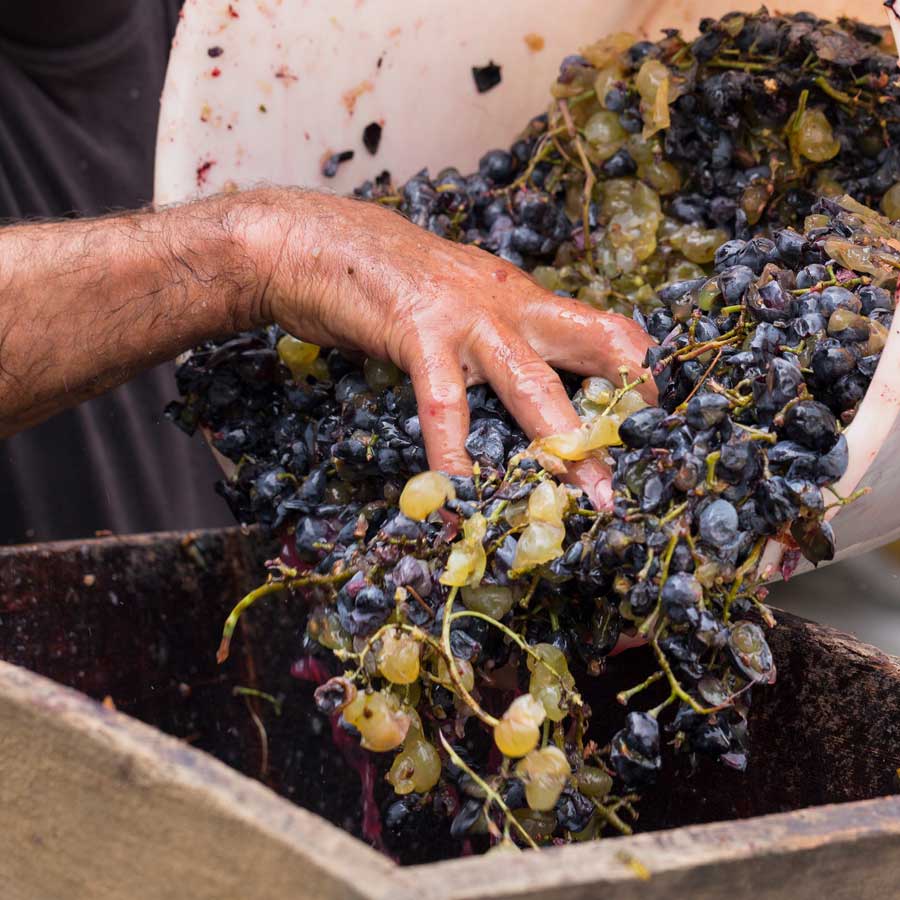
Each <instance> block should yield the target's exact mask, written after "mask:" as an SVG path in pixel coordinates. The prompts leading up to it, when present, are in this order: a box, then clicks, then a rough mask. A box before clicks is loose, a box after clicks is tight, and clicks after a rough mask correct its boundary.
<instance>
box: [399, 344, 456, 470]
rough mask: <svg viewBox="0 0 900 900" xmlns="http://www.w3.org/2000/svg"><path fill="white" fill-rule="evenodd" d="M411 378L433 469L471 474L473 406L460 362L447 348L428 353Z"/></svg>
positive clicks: (430, 465) (416, 364) (411, 369)
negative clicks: (468, 440)
mask: <svg viewBox="0 0 900 900" xmlns="http://www.w3.org/2000/svg"><path fill="white" fill-rule="evenodd" d="M409 375H410V378H411V379H412V384H413V389H414V390H415V392H416V400H417V401H418V406H419V424H420V425H421V427H422V437H423V438H424V439H425V451H426V453H427V454H428V465H429V467H430V468H432V469H436V470H438V471H441V472H446V473H448V474H449V475H471V474H472V460H471V459H470V458H469V455H468V454H467V453H466V447H465V444H466V437H467V436H468V434H469V406H468V403H467V402H466V385H465V383H464V381H463V373H462V369H461V367H460V364H459V360H458V359H457V358H456V356H455V355H454V354H453V353H452V352H450V351H447V350H446V349H443V348H441V349H438V350H434V351H431V352H429V351H424V352H422V353H420V354H419V356H418V358H417V359H416V361H415V362H414V363H413V364H412V365H411V366H410V373H409Z"/></svg>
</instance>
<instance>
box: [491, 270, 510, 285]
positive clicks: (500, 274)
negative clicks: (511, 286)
mask: <svg viewBox="0 0 900 900" xmlns="http://www.w3.org/2000/svg"><path fill="white" fill-rule="evenodd" d="M494 278H496V279H497V281H499V282H500V283H501V284H502V283H503V282H504V281H506V279H507V278H509V272H504V271H503V269H497V270H495V272H494Z"/></svg>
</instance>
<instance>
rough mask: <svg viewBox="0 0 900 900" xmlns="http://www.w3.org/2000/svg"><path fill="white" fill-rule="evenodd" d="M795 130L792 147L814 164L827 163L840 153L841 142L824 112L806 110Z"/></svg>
mask: <svg viewBox="0 0 900 900" xmlns="http://www.w3.org/2000/svg"><path fill="white" fill-rule="evenodd" d="M794 128H795V132H794V134H795V136H794V137H792V141H791V142H792V145H793V146H794V147H796V149H797V152H798V153H800V154H802V155H803V156H805V157H806V158H807V159H810V160H812V161H813V162H827V161H828V160H829V159H832V158H833V157H835V156H837V154H838V153H839V152H840V149H841V144H840V141H838V140H837V139H836V138H835V137H834V134H833V132H832V130H831V125H830V123H829V121H828V119H827V118H826V116H825V113H824V112H822V110H820V109H808V110H806V111H805V112H804V113H803V115H802V116H801V117H800V120H799V121H798V122H797V123H796V124H795V125H794Z"/></svg>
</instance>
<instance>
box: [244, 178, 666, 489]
mask: <svg viewBox="0 0 900 900" xmlns="http://www.w3.org/2000/svg"><path fill="white" fill-rule="evenodd" d="M245 201H249V205H248V206H247V207H246V209H245V213H244V215H243V218H242V223H241V226H240V227H242V228H243V229H245V240H247V242H248V248H249V250H248V252H249V253H250V256H251V259H253V261H254V265H255V266H257V267H258V268H259V269H260V277H261V278H262V280H263V283H264V284H265V290H264V292H263V296H262V297H261V298H260V303H261V309H260V315H261V317H262V318H264V319H269V318H273V319H274V320H275V321H277V322H279V324H281V325H282V326H283V327H284V328H285V329H287V330H288V331H289V332H291V333H292V334H295V335H297V336H298V337H302V338H304V339H305V340H309V341H313V342H315V343H319V344H323V345H326V346H340V347H350V348H353V349H357V350H361V351H363V352H364V353H366V354H368V355H369V356H374V357H378V358H381V359H389V360H391V361H392V362H393V363H395V364H396V365H397V366H398V367H399V368H401V369H403V370H404V371H405V372H408V373H409V374H410V377H411V378H412V382H413V386H414V388H415V391H416V396H417V399H418V401H419V418H420V422H421V425H422V432H423V436H424V438H425V446H426V450H427V452H428V461H429V465H430V466H431V467H432V468H433V469H439V470H442V471H444V472H448V473H453V474H468V473H471V460H470V459H469V457H468V455H467V454H466V450H465V446H464V445H465V440H466V436H467V435H468V431H469V410H468V406H467V404H466V387H467V386H470V385H474V384H481V383H485V382H486V383H488V384H490V385H491V387H493V389H494V390H495V391H496V393H497V395H498V396H499V397H500V399H501V400H502V402H503V404H504V405H505V406H506V408H507V409H508V410H509V411H510V413H511V414H512V415H513V416H514V417H515V419H516V420H517V421H518V422H519V424H520V425H521V426H522V428H523V429H524V431H525V432H526V433H527V434H528V435H529V436H530V437H531V438H537V437H544V436H547V435H550V434H558V433H560V432H564V431H568V430H571V429H574V428H577V427H578V425H579V424H580V421H579V418H578V416H577V414H576V413H575V411H574V409H573V408H572V404H571V403H570V401H569V398H568V395H567V394H566V392H565V389H564V388H563V385H562V383H561V381H560V379H559V376H558V375H557V374H556V373H555V372H554V371H553V368H551V367H556V368H560V369H565V370H568V371H570V372H576V373H579V374H582V375H605V376H607V377H609V378H611V379H613V380H616V381H618V379H619V374H618V370H619V368H620V367H621V366H625V367H627V368H628V371H629V373H630V375H631V376H632V377H634V376H637V375H639V374H640V371H641V362H642V360H643V358H644V354H645V353H646V351H647V348H648V347H649V346H650V345H651V344H652V340H651V338H650V337H649V336H648V335H647V334H646V333H645V332H644V330H643V329H642V328H640V326H638V325H637V324H636V323H635V322H633V321H632V320H630V319H627V318H625V317H624V316H620V315H617V314H614V313H603V312H599V311H597V310H594V309H593V308H591V307H589V306H587V305H586V304H583V303H580V302H577V301H574V300H569V299H565V298H562V297H558V296H556V295H554V294H551V293H549V292H548V291H545V290H544V289H542V288H541V287H539V286H538V285H537V284H536V283H535V282H534V281H533V280H532V279H531V278H530V277H529V276H528V275H526V274H525V273H524V272H522V271H521V270H520V269H518V268H516V267H515V266H513V265H511V264H510V263H507V262H505V261H503V260H501V259H499V258H498V257H495V256H492V255H491V254H489V253H487V252H485V251H483V250H479V249H477V248H474V247H470V246H465V245H461V244H455V243H452V242H449V241H446V240H443V239H441V238H438V237H436V236H434V235H432V234H430V233H428V232H426V231H424V230H422V229H420V228H418V227H417V226H415V225H413V224H411V223H410V222H408V221H406V220H405V219H403V218H402V217H401V216H399V215H398V214H396V213H395V212H393V211H390V210H387V209H384V208H382V207H379V206H377V205H375V204H370V203H363V202H360V201H355V200H349V199H344V198H339V197H332V196H325V195H315V194H309V193H305V192H299V191H290V190H276V189H272V190H267V191H260V192H253V193H252V194H248V195H245ZM640 391H641V393H642V394H643V396H644V398H645V399H646V400H647V401H648V402H651V403H652V402H655V400H656V389H655V386H654V385H653V383H652V381H651V382H647V383H644V384H643V385H642V386H641V387H640ZM568 477H569V478H570V480H572V481H573V482H575V483H577V484H578V485H579V486H581V487H582V488H583V489H584V490H586V491H587V493H588V494H589V496H590V497H591V498H592V500H593V501H594V502H595V503H596V504H598V505H603V506H606V505H608V504H609V502H610V498H611V492H610V477H609V472H608V470H607V469H606V467H605V466H603V465H602V464H600V463H599V462H597V461H595V460H586V461H585V462H583V463H579V464H576V465H573V466H572V467H571V469H570V470H569V473H568Z"/></svg>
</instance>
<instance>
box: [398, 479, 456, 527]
mask: <svg viewBox="0 0 900 900" xmlns="http://www.w3.org/2000/svg"><path fill="white" fill-rule="evenodd" d="M455 496H456V492H455V490H454V489H453V483H452V482H451V481H450V479H449V478H447V476H446V475H442V474H441V473H440V472H422V473H421V474H419V475H416V476H415V477H413V478H410V480H409V481H408V482H407V483H406V485H405V486H404V488H403V493H402V494H400V511H401V512H402V513H403V515H405V516H409V518H410V519H415V520H416V521H422V520H423V519H427V518H428V516H430V515H431V514H432V513H433V512H435V511H436V510H438V509H440V508H441V507H442V506H443V505H444V503H446V502H447V500H449V499H452V498H453V497H455Z"/></svg>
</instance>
